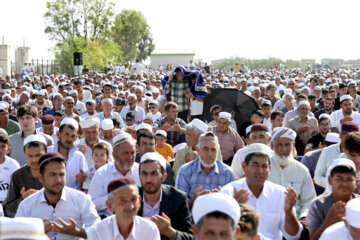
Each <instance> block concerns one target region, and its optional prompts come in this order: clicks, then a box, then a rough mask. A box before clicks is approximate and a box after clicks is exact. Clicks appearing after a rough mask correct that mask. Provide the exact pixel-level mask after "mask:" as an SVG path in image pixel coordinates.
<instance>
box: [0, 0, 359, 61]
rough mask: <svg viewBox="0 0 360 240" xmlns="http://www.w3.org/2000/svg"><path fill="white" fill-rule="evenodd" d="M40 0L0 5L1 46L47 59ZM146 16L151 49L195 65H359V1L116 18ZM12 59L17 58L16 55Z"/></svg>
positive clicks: (121, 4) (167, 9)
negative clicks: (265, 61) (188, 55)
mask: <svg viewBox="0 0 360 240" xmlns="http://www.w3.org/2000/svg"><path fill="white" fill-rule="evenodd" d="M45 3H46V1H45V0H31V1H29V0H10V1H6V0H1V4H0V6H1V14H0V44H2V36H4V37H5V44H9V45H11V48H12V52H14V50H15V48H16V47H17V46H22V45H23V39H25V41H26V45H27V46H29V47H30V48H31V58H44V59H52V58H53V56H52V54H51V52H49V51H48V49H49V48H51V47H52V46H53V45H54V44H53V43H52V42H51V41H49V40H48V38H47V36H46V34H45V33H44V28H45V25H44V21H43V15H44V13H45ZM122 9H136V10H139V11H141V12H142V13H143V14H144V16H145V17H146V19H147V21H148V23H149V25H150V26H151V32H152V34H153V37H154V40H155V45H156V48H159V49H162V48H171V49H176V48H194V49H195V53H196V56H195V58H197V59H204V60H205V61H210V60H214V59H219V58H227V57H231V56H239V57H246V58H267V57H270V56H272V57H279V58H282V59H288V58H292V59H302V58H315V59H317V60H320V59H321V58H325V57H330V58H344V59H358V58H360V47H359V45H360V41H359V38H360V31H359V26H360V17H359V9H360V1H358V0H352V1H350V0H343V1H335V0H327V1H324V0H222V1H219V0H216V1H215V0H208V1H204V0H182V1H172V0H153V1H151V0H128V1H119V0H118V1H116V7H115V11H116V13H120V12H121V10H122ZM13 55H14V54H13Z"/></svg>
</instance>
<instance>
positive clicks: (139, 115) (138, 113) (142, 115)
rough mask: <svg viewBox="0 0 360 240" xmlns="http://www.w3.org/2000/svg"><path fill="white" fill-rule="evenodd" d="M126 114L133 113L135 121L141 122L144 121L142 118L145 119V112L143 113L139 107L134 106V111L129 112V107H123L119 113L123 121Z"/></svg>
mask: <svg viewBox="0 0 360 240" xmlns="http://www.w3.org/2000/svg"><path fill="white" fill-rule="evenodd" d="M128 112H133V113H134V115H135V120H136V121H142V120H144V118H145V111H144V109H143V108H142V107H139V106H138V105H136V106H135V109H134V110H131V109H130V106H127V107H124V108H123V109H122V110H121V113H120V115H121V117H122V118H123V119H126V114H127V113H128Z"/></svg>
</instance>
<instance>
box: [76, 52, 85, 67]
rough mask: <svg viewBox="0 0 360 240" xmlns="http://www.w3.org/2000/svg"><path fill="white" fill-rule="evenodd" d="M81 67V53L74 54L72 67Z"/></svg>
mask: <svg viewBox="0 0 360 240" xmlns="http://www.w3.org/2000/svg"><path fill="white" fill-rule="evenodd" d="M82 65H83V55H82V52H74V66H82Z"/></svg>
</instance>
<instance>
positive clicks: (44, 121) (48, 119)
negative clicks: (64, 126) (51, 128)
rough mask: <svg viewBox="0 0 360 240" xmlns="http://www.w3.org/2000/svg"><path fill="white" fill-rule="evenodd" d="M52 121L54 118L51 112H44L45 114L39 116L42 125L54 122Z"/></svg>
mask: <svg viewBox="0 0 360 240" xmlns="http://www.w3.org/2000/svg"><path fill="white" fill-rule="evenodd" d="M54 121H55V118H54V116H53V115H51V114H46V115H44V116H42V117H41V123H42V125H51V124H53V123H54Z"/></svg>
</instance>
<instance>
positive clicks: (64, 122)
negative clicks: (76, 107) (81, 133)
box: [60, 118, 79, 131]
mask: <svg viewBox="0 0 360 240" xmlns="http://www.w3.org/2000/svg"><path fill="white" fill-rule="evenodd" d="M62 125H71V126H73V127H74V128H75V129H76V131H77V130H78V129H79V123H78V122H77V121H76V120H75V119H73V118H64V119H63V120H62V121H61V122H60V127H61V126H62Z"/></svg>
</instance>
